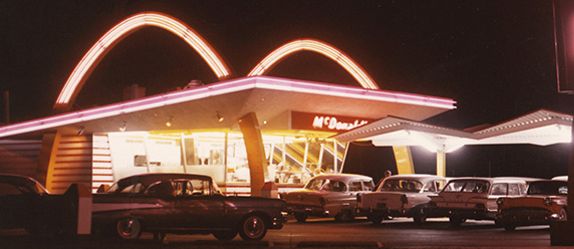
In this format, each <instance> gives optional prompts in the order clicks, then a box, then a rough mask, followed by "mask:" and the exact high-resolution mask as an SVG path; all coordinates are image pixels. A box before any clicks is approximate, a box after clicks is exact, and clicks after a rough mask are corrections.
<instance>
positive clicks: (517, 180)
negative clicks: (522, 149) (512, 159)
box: [449, 176, 542, 183]
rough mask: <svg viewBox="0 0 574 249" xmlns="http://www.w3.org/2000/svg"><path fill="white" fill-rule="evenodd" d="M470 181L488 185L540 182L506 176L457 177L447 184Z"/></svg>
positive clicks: (527, 178)
mask: <svg viewBox="0 0 574 249" xmlns="http://www.w3.org/2000/svg"><path fill="white" fill-rule="evenodd" d="M471 180H475V181H487V182H490V183H527V182H530V181H535V180H542V179H539V178H530V177H508V176H504V177H492V178H489V177H457V178H452V179H450V180H449V182H451V181H471Z"/></svg>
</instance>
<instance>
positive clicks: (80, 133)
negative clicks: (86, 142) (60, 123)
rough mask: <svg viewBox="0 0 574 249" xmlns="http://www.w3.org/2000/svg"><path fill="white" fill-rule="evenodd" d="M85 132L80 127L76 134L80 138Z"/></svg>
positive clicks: (84, 128)
mask: <svg viewBox="0 0 574 249" xmlns="http://www.w3.org/2000/svg"><path fill="white" fill-rule="evenodd" d="M85 131H86V127H84V126H80V127H78V131H77V132H76V134H78V136H81V135H84V132H85Z"/></svg>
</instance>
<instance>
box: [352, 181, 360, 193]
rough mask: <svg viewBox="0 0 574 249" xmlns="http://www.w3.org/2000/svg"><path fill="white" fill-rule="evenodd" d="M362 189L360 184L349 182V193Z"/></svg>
mask: <svg viewBox="0 0 574 249" xmlns="http://www.w3.org/2000/svg"><path fill="white" fill-rule="evenodd" d="M362 189H363V186H362V184H361V182H351V184H349V191H351V192H357V191H361V190H362Z"/></svg>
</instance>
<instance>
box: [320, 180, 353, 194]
mask: <svg viewBox="0 0 574 249" xmlns="http://www.w3.org/2000/svg"><path fill="white" fill-rule="evenodd" d="M322 190H325V191H330V192H345V191H347V186H346V185H345V183H343V182H340V181H328V182H327V183H326V184H325V185H324V186H323V188H322Z"/></svg>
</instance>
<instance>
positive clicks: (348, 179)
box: [281, 174, 375, 222]
mask: <svg viewBox="0 0 574 249" xmlns="http://www.w3.org/2000/svg"><path fill="white" fill-rule="evenodd" d="M374 188H375V184H374V183H373V179H372V178H371V177H368V176H363V175H356V174H322V175H318V176H315V177H313V178H311V179H310V180H309V182H307V184H305V187H304V188H303V189H300V190H295V191H291V192H289V193H286V194H281V199H283V200H284V201H286V202H287V209H288V211H289V213H291V214H293V215H294V216H295V219H297V221H298V222H305V220H306V219H307V217H309V216H315V217H335V219H337V220H340V221H348V220H352V219H353V218H354V216H356V213H355V212H354V210H355V209H356V205H357V195H359V194H363V193H367V192H371V191H373V189H374Z"/></svg>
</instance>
